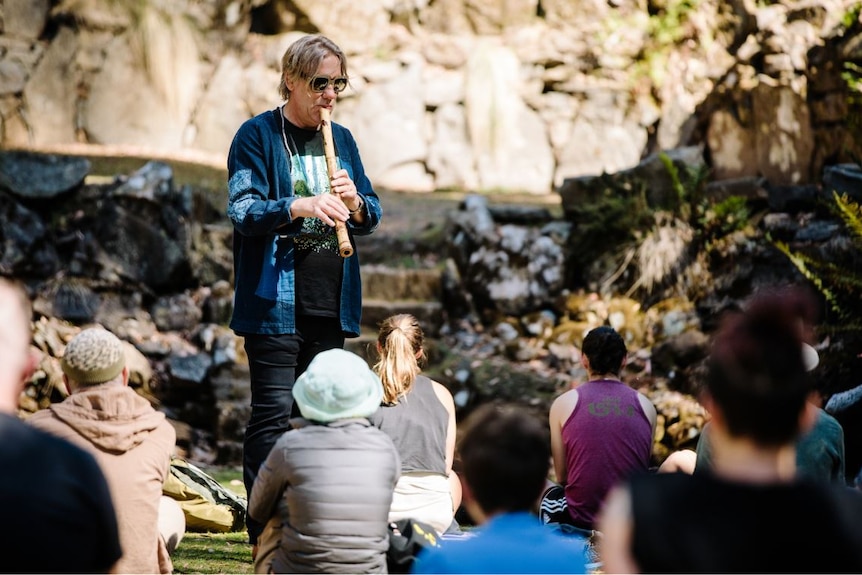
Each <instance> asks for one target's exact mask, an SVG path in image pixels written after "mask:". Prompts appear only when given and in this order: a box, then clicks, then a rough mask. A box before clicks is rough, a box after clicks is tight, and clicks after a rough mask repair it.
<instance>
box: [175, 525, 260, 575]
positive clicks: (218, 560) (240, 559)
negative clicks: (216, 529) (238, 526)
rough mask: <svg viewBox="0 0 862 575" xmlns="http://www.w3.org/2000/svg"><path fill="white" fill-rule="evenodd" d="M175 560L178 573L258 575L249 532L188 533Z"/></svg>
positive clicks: (176, 553) (177, 551) (178, 548)
mask: <svg viewBox="0 0 862 575" xmlns="http://www.w3.org/2000/svg"><path fill="white" fill-rule="evenodd" d="M171 559H172V560H173V562H174V573H254V566H253V565H252V561H251V545H249V544H248V535H247V534H246V532H245V531H241V532H237V533H186V535H185V537H183V540H182V542H181V543H180V545H179V547H177V550H176V551H175V552H174V555H173V557H172V558H171Z"/></svg>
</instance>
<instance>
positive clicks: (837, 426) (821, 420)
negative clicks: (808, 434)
mask: <svg viewBox="0 0 862 575" xmlns="http://www.w3.org/2000/svg"><path fill="white" fill-rule="evenodd" d="M814 426H815V428H821V429H824V430H830V431H832V432H837V431H840V432H841V433H844V428H843V427H841V423H839V422H838V420H837V419H835V417H833V416H832V414H830V413H829V412H828V411H826V410H825V409H822V408H819V407H818V408H817V421H815V423H814Z"/></svg>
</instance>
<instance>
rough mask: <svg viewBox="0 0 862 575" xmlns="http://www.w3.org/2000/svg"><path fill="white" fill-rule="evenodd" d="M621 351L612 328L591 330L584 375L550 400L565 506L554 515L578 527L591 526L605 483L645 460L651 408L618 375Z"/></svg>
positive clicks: (622, 347) (642, 467) (644, 467)
mask: <svg viewBox="0 0 862 575" xmlns="http://www.w3.org/2000/svg"><path fill="white" fill-rule="evenodd" d="M625 357H626V348H625V343H624V342H623V340H622V338H621V337H620V335H619V334H618V333H616V332H615V331H614V330H613V329H612V328H610V327H599V328H596V329H594V330H592V331H591V332H590V333H589V334H587V337H586V338H584V343H583V350H582V361H583V363H584V367H585V368H586V369H587V372H588V373H589V375H590V380H589V381H588V382H586V383H584V384H582V385H580V386H578V387H577V388H575V389H573V390H570V391H568V392H566V393H564V394H563V395H561V396H560V397H558V398H557V399H556V400H555V401H554V403H553V404H552V406H551V411H550V414H549V423H550V427H551V449H552V452H553V458H554V470H555V472H556V475H557V481H558V482H560V484H561V485H562V486H563V490H564V493H565V507H566V509H567V512H568V517H567V518H566V517H565V514H558V516H559V515H563V519H564V521H561V522H563V523H570V524H572V525H575V526H576V527H579V528H582V529H587V530H590V529H593V528H594V523H595V519H596V515H597V514H598V512H599V509H600V508H601V505H602V502H603V501H604V498H605V496H606V495H607V493H608V491H609V490H610V489H611V487H613V486H614V485H615V484H617V483H618V482H619V481H621V480H622V479H624V478H626V477H628V476H630V475H631V474H633V473H636V472H639V471H646V470H647V469H648V468H649V465H650V455H651V453H652V438H653V431H654V429H655V421H656V411H655V407H653V405H652V404H651V403H650V402H649V400H648V399H647V398H646V397H644V396H643V395H642V394H640V393H638V392H637V391H635V390H634V389H632V388H631V387H629V386H628V385H627V384H625V383H623V382H622V381H620V380H619V378H618V375H619V372H620V370H621V368H622V365H623V362H624V361H625ZM554 497H556V495H555V494H553V493H549V494H548V495H546V498H554ZM545 507H547V505H545V506H543V510H544V508H545ZM550 522H554V521H553V520H551V521H550Z"/></svg>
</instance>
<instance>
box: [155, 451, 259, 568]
mask: <svg viewBox="0 0 862 575" xmlns="http://www.w3.org/2000/svg"><path fill="white" fill-rule="evenodd" d="M205 471H206V472H207V473H208V474H209V475H210V476H212V477H213V478H214V479H215V480H216V481H218V482H219V483H221V484H222V485H224V486H225V487H227V488H228V489H230V490H231V491H234V492H235V493H238V494H240V495H243V496H245V487H243V484H242V470H240V469H235V468H207V469H205ZM171 559H172V560H173V563H174V573H254V566H253V565H252V561H251V545H249V544H248V533H246V532H245V531H244V530H243V531H239V532H236V533H190V532H187V533H186V534H185V536H184V537H183V540H182V541H181V542H180V545H179V547H177V549H176V551H175V552H174V554H173V556H172V557H171Z"/></svg>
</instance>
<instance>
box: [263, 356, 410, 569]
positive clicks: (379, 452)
mask: <svg viewBox="0 0 862 575" xmlns="http://www.w3.org/2000/svg"><path fill="white" fill-rule="evenodd" d="M363 370H364V371H363ZM381 396H382V388H381V387H380V381H379V380H378V379H377V377H376V376H375V375H374V374H373V373H372V372H371V371H370V370H369V369H368V366H367V365H365V362H364V360H362V359H361V358H359V357H357V356H356V355H354V354H351V353H349V352H346V351H344V350H339V349H334V350H328V351H325V352H322V353H320V354H318V355H317V357H315V359H314V360H312V362H311V364H310V365H309V368H308V370H307V371H306V372H305V373H304V374H303V375H301V376H300V377H299V379H298V380H297V382H296V386H295V387H294V398H295V400H296V402H297V404H298V405H299V408H300V411H301V412H302V414H303V417H304V419H293V420H291V424H292V425H293V429H292V430H291V431H288V432H286V433H285V434H284V435H282V436H281V438H280V439H279V440H278V441H277V442H276V444H275V446H274V447H273V449H272V451H270V453H269V456H268V457H267V459H266V461H265V462H264V463H263V465H261V467H260V470H259V472H258V475H257V478H256V480H255V484H254V489H253V490H252V494H251V499H250V500H249V505H248V513H249V514H250V515H251V516H252V517H253V518H254V519H255V520H257V521H259V522H260V523H262V524H266V523H267V522H268V521H269V520H270V518H272V517H273V516H277V517H279V518H280V519H281V529H280V532H279V533H277V535H278V536H279V537H280V541H279V544H278V545H277V546H276V547H274V549H273V554H272V557H271V559H267V561H271V569H272V571H273V572H276V573H385V572H386V550H387V549H388V547H389V532H388V527H387V526H388V520H387V516H388V513H389V506H390V503H391V501H392V489H393V487H394V485H395V483H396V481H397V479H398V474H399V469H400V462H399V460H398V453H397V452H396V450H395V446H394V445H393V444H392V440H391V439H389V436H387V435H386V434H385V433H383V432H382V431H380V430H379V429H377V428H376V427H374V426H372V425H371V423H370V422H369V421H368V419H367V416H368V415H369V414H370V413H372V412H373V411H374V410H376V409H377V407H378V406H379V404H380V398H381ZM265 535H267V534H266V532H265ZM262 537H263V536H262ZM262 547H263V544H262Z"/></svg>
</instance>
